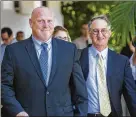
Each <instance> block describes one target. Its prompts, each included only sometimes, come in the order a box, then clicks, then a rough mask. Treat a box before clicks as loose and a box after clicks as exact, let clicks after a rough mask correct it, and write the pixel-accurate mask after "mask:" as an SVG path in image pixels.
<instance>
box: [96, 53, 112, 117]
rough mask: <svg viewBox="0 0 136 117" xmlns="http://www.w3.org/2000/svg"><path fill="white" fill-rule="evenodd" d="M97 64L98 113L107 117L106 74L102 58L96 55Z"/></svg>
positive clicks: (109, 110) (108, 100)
mask: <svg viewBox="0 0 136 117" xmlns="http://www.w3.org/2000/svg"><path fill="white" fill-rule="evenodd" d="M97 57H98V62H97V82H98V95H99V104H100V113H101V114H102V115H103V116H108V115H109V114H110V113H111V106H110V99H109V93H108V88H107V82H106V73H105V68H104V61H103V59H102V56H101V55H99V54H98V56H97Z"/></svg>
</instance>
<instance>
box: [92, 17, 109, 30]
mask: <svg viewBox="0 0 136 117" xmlns="http://www.w3.org/2000/svg"><path fill="white" fill-rule="evenodd" d="M107 25H108V24H107V22H106V21H105V20H103V19H96V20H94V21H93V22H92V27H104V28H105V27H107Z"/></svg>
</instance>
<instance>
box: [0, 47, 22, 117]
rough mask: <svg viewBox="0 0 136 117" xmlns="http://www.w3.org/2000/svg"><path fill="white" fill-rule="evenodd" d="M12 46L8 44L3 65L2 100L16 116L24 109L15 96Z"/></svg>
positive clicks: (5, 106) (7, 110) (7, 109)
mask: <svg viewBox="0 0 136 117" xmlns="http://www.w3.org/2000/svg"><path fill="white" fill-rule="evenodd" d="M11 55H12V52H11V48H10V47H8V46H7V48H6V49H5V54H4V58H3V61H2V66H1V101H2V105H3V108H4V110H6V112H8V113H9V114H10V115H11V116H16V115H17V114H18V113H19V112H21V111H24V109H23V108H22V107H21V105H20V103H19V102H18V101H17V99H16V97H15V90H14V87H13V86H14V72H15V71H14V67H13V61H12V57H11Z"/></svg>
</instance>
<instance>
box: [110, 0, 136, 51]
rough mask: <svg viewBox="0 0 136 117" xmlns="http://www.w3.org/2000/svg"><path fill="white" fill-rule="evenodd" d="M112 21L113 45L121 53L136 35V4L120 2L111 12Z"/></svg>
mask: <svg viewBox="0 0 136 117" xmlns="http://www.w3.org/2000/svg"><path fill="white" fill-rule="evenodd" d="M110 19H111V25H112V31H113V35H112V39H111V44H112V46H115V50H117V51H120V50H121V48H122V47H123V46H125V45H126V43H128V42H129V41H130V40H131V39H132V38H133V37H134V35H136V2H134V1H133V2H132V1H130V2H118V3H117V4H116V5H115V7H113V9H111V11H110ZM113 40H114V43H113V42H112V41H113Z"/></svg>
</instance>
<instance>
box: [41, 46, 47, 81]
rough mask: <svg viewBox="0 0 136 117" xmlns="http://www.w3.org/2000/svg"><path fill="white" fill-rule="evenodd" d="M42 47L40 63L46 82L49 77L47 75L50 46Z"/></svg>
mask: <svg viewBox="0 0 136 117" xmlns="http://www.w3.org/2000/svg"><path fill="white" fill-rule="evenodd" d="M41 47H42V51H41V54H40V57H39V62H40V66H41V70H42V74H43V77H44V80H45V82H46V79H47V75H48V74H47V73H48V50H47V47H48V44H46V43H43V44H41Z"/></svg>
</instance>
